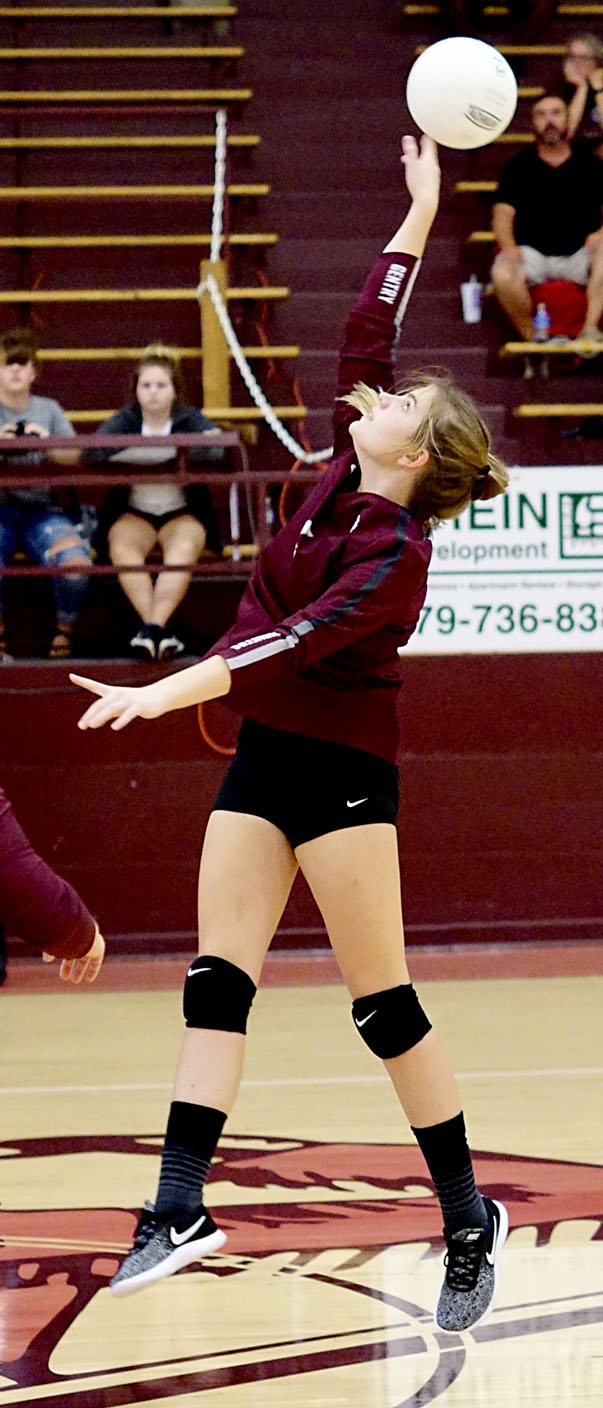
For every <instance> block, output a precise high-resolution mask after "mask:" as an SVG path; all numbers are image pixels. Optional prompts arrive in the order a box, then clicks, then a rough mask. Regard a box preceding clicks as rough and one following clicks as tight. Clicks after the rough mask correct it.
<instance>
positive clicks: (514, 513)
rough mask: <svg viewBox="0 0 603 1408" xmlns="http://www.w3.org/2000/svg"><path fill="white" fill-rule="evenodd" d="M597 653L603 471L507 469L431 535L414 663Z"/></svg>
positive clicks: (601, 637)
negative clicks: (430, 658) (491, 494)
mask: <svg viewBox="0 0 603 1408" xmlns="http://www.w3.org/2000/svg"><path fill="white" fill-rule="evenodd" d="M602 648H603V466H598V465H584V466H583V465H564V466H558V465H555V466H550V465H549V466H545V467H538V468H532V467H529V468H516V469H513V470H511V484H510V487H509V489H508V492H507V493H506V494H504V495H501V496H500V497H499V498H496V499H491V500H490V501H489V502H486V503H479V502H478V503H475V504H473V505H472V506H471V508H470V509H469V510H468V511H467V512H466V513H464V514H463V515H462V516H461V518H458V519H455V520H454V521H453V522H449V523H446V524H445V525H443V526H442V527H440V528H437V529H436V530H435V532H434V535H433V558H432V564H431V568H430V573H429V586H428V591H427V601H426V603H425V606H424V608H423V611H422V613H421V620H420V622H419V625H418V627H417V629H416V631H415V633H414V636H412V638H411V640H410V641H409V643H408V645H407V646H406V648H405V650H404V654H405V655H406V654H409V653H410V654H413V655H464V654H467V653H472V654H484V655H489V654H491V653H492V652H494V651H499V652H504V653H509V652H511V651H530V652H533V651H547V652H549V651H559V650H568V651H582V650H601V649H602Z"/></svg>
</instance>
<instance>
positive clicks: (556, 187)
mask: <svg viewBox="0 0 603 1408" xmlns="http://www.w3.org/2000/svg"><path fill="white" fill-rule="evenodd" d="M532 125H533V130H534V133H535V136H536V142H535V145H534V146H530V147H529V148H527V149H526V150H524V151H521V152H518V153H517V155H516V156H513V157H511V160H510V161H508V162H507V163H506V165H505V166H504V167H503V169H502V171H501V174H500V179H499V185H498V191H497V195H496V200H495V205H494V214H493V221H492V224H493V230H494V236H495V239H496V242H497V245H498V249H499V253H498V254H497V256H496V259H495V260H494V264H493V266H492V279H493V282H494V288H495V292H496V296H497V298H498V300H499V302H500V304H501V305H502V307H503V308H504V310H505V313H506V314H507V316H508V317H509V318H510V320H511V322H512V323H513V324H514V326H515V327H516V328H517V330H518V332H519V333H520V336H521V337H522V338H524V339H526V340H529V339H530V338H531V336H532V304H531V300H530V291H529V290H530V286H535V285H537V284H541V283H544V282H545V281H546V280H548V279H567V280H569V281H571V282H572V283H576V284H580V285H582V286H583V287H585V289H586V315H585V320H584V328H583V331H582V333H581V334H580V336H582V337H585V338H588V339H589V340H590V341H592V342H601V343H603V333H602V332H601V331H600V330H599V326H598V324H599V319H600V317H601V313H602V312H603V239H602V238H601V236H602V230H601V218H602V205H603V164H602V163H601V162H600V161H599V160H598V159H597V157H595V156H594V155H593V153H592V152H591V151H590V150H589V149H588V148H587V147H583V146H582V145H580V144H577V145H576V146H572V144H571V141H570V138H569V124H568V107H567V103H566V102H565V101H564V100H563V98H561V97H559V96H557V95H556V94H554V93H552V92H548V93H545V94H544V95H543V96H542V97H541V98H538V99H537V100H536V101H535V103H534V104H533V106H532Z"/></svg>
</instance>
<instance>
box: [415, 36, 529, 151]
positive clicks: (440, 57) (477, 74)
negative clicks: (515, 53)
mask: <svg viewBox="0 0 603 1408" xmlns="http://www.w3.org/2000/svg"><path fill="white" fill-rule="evenodd" d="M406 102H407V104H408V110H409V112H410V115H411V117H412V119H413V121H414V122H416V125H417V127H419V128H420V130H421V132H426V133H427V135H428V137H433V138H434V141H436V142H440V143H441V145H442V146H444V147H456V148H469V147H485V146H486V144H487V143H488V142H492V141H493V140H494V138H495V137H498V136H500V133H501V132H504V130H505V128H506V127H508V126H509V123H510V121H511V118H512V116H513V113H514V112H515V108H516V106H517V82H516V79H515V74H514V73H513V70H512V68H511V66H510V64H508V63H507V60H506V59H505V58H503V55H502V54H500V53H499V52H498V49H495V48H494V45H493V44H484V42H483V40H481V39H466V38H464V37H462V36H457V37H454V38H452V39H440V40H438V43H437V44H430V45H429V48H427V49H425V50H424V51H423V53H422V54H419V57H418V59H416V60H415V62H414V64H413V66H412V68H411V70H410V73H409V75H408V82H407V86H406Z"/></svg>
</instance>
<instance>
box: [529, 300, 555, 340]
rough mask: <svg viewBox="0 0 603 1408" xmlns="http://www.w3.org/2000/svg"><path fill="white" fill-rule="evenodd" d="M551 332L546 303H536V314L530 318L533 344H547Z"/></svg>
mask: <svg viewBox="0 0 603 1408" xmlns="http://www.w3.org/2000/svg"><path fill="white" fill-rule="evenodd" d="M550 330H551V319H550V317H549V310H548V308H547V306H546V303H538V304H537V306H536V312H535V314H534V317H533V318H532V336H533V338H534V342H548V340H549V333H550Z"/></svg>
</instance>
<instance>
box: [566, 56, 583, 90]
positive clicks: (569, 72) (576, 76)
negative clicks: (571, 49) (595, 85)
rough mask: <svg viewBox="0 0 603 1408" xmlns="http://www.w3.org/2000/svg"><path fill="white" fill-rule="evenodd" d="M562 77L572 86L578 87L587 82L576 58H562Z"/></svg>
mask: <svg viewBox="0 0 603 1408" xmlns="http://www.w3.org/2000/svg"><path fill="white" fill-rule="evenodd" d="M563 77H564V78H565V79H566V80H567V82H568V83H571V85H572V87H573V88H580V87H581V86H582V85H584V86H586V83H587V78H586V74H584V73H583V72H582V69H581V67H580V64H579V63H578V62H577V60H576V59H564V61H563Z"/></svg>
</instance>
